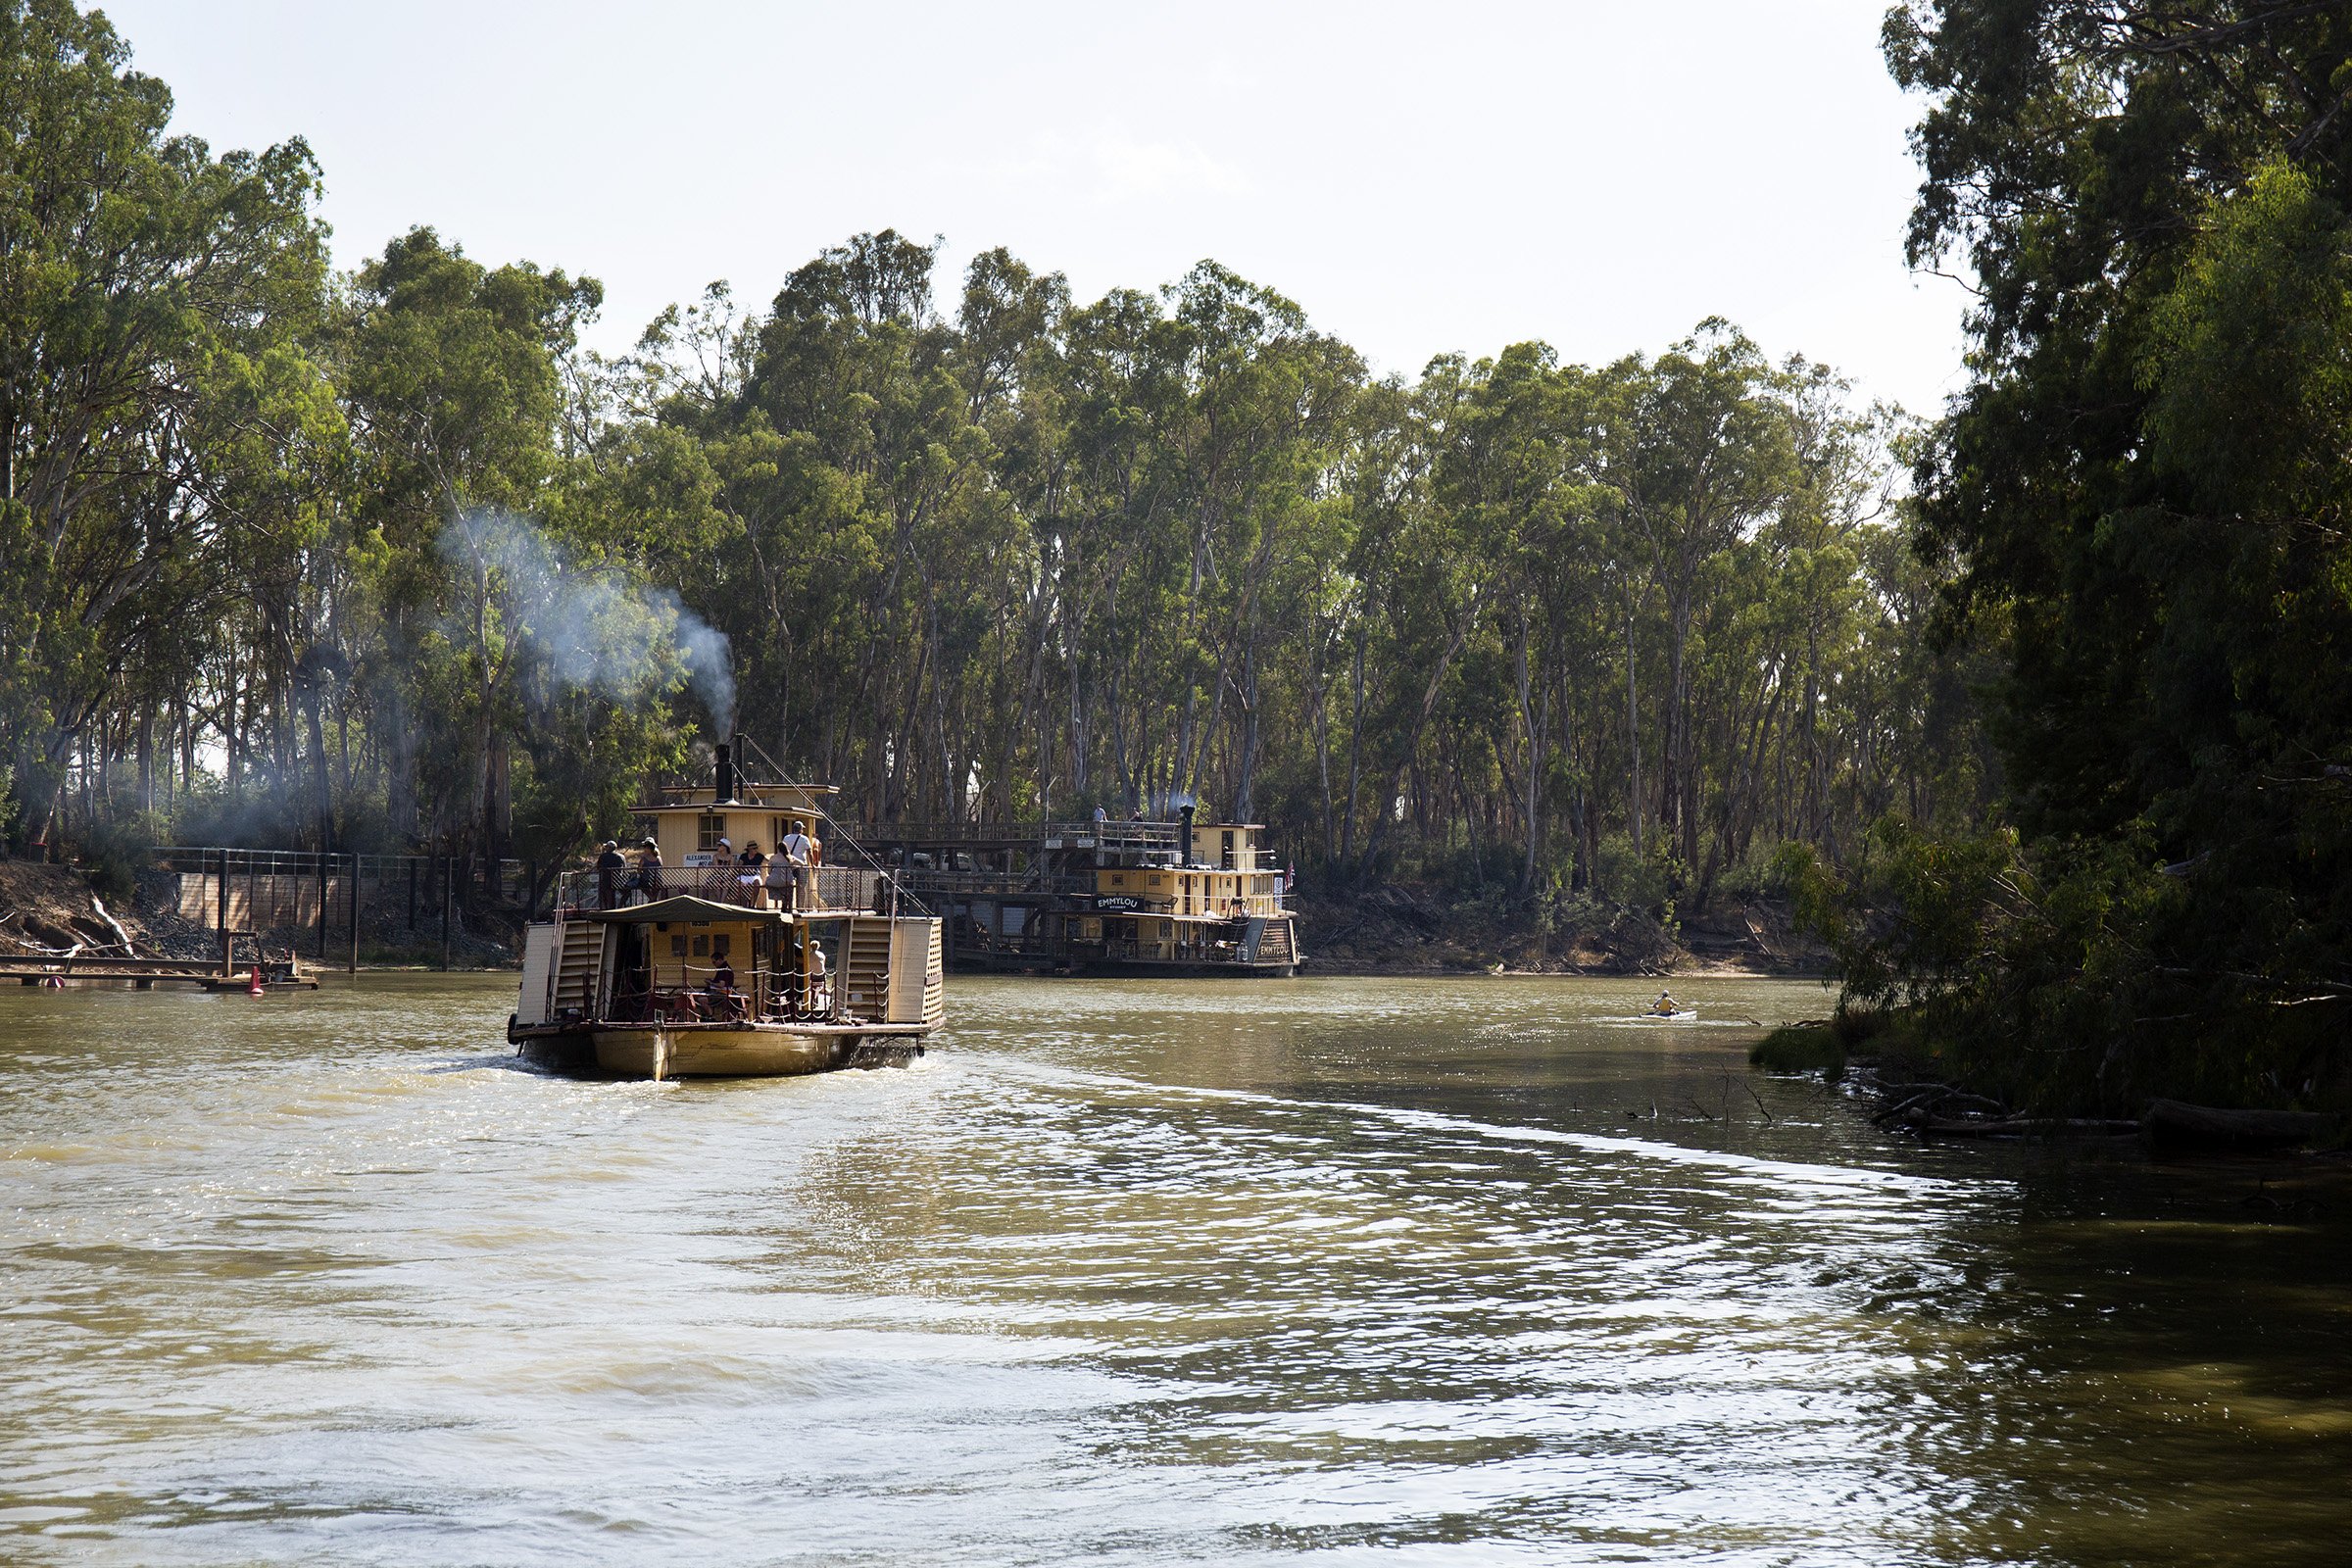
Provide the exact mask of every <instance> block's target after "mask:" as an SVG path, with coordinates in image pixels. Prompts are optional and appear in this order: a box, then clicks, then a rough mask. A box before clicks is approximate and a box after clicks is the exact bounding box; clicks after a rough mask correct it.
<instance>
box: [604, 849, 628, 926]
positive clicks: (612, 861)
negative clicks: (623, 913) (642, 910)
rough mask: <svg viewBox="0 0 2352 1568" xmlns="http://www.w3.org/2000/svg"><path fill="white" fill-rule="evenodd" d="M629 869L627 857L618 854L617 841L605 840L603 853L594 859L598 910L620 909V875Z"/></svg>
mask: <svg viewBox="0 0 2352 1568" xmlns="http://www.w3.org/2000/svg"><path fill="white" fill-rule="evenodd" d="M628 867H629V861H628V857H626V856H624V855H622V854H621V853H620V841H619V840H618V839H607V840H605V847H604V853H603V854H601V855H599V856H598V857H597V858H596V907H598V908H600V909H617V908H619V907H620V873H621V872H623V871H625V870H627V869H628Z"/></svg>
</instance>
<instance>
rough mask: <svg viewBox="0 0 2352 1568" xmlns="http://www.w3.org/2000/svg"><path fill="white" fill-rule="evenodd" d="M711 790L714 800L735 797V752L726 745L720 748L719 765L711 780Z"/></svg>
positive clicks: (725, 799)
mask: <svg viewBox="0 0 2352 1568" xmlns="http://www.w3.org/2000/svg"><path fill="white" fill-rule="evenodd" d="M711 790H712V794H711V799H712V800H713V801H732V800H733V799H735V754H734V752H733V751H731V750H730V749H728V748H727V747H724V746H721V747H720V748H719V749H718V767H717V770H716V776H715V777H714V778H713V779H712V780H711Z"/></svg>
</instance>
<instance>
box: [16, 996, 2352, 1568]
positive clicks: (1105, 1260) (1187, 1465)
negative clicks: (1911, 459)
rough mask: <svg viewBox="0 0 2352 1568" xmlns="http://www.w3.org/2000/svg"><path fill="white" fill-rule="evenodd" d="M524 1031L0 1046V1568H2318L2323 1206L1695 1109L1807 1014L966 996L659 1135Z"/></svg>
mask: <svg viewBox="0 0 2352 1568" xmlns="http://www.w3.org/2000/svg"><path fill="white" fill-rule="evenodd" d="M1677 989H1678V991H1681V990H1683V989H1684V988H1682V987H1678V988H1677ZM512 990H513V985H512V979H511V977H501V976H492V977H479V978H474V977H457V978H447V979H445V978H439V977H426V976H416V977H381V978H371V979H368V980H366V981H364V982H363V983H362V984H361V985H359V986H358V987H356V988H353V989H342V990H330V991H328V992H325V993H322V994H320V995H319V996H316V997H309V998H271V999H266V1000H263V1001H259V1002H256V1001H251V1000H249V999H246V998H243V997H225V998H205V997H191V996H171V995H162V994H156V995H145V996H142V995H137V994H132V993H118V994H104V995H102V994H82V993H63V994H61V993H56V992H45V993H44V992H31V991H25V992H11V993H0V1067H5V1068H6V1069H7V1070H6V1072H5V1073H4V1074H0V1155H4V1156H5V1157H4V1158H0V1218H4V1220H5V1227H4V1229H0V1247H4V1248H5V1252H4V1254H0V1255H4V1258H5V1274H4V1275H0V1279H4V1281H5V1283H4V1284H0V1308H4V1309H5V1314H6V1316H5V1321H4V1322H0V1560H7V1561H23V1562H33V1563H42V1562H83V1561H93V1562H135V1563H172V1562H182V1561H192V1562H221V1563H226V1562H235V1563H247V1562H297V1561H319V1560H334V1561H338V1562H377V1561H383V1562H427V1563H466V1562H481V1563H536V1562H581V1561H600V1562H601V1561H672V1560H679V1559H688V1558H691V1559H692V1560H695V1561H696V1562H698V1563H702V1564H727V1563H738V1562H777V1561H782V1562H839V1563H876V1564H880V1563H891V1564H901V1563H950V1562H953V1563H958V1564H966V1563H1032V1562H1034V1563H1061V1562H1071V1561H1080V1560H1084V1561H1093V1562H1159V1561H1190V1560H1201V1559H1209V1558H1213V1559H1216V1560H1218V1561H1225V1562H1279V1561H1287V1560H1290V1559H1292V1558H1295V1557H1316V1558H1321V1559H1329V1560H1337V1561H1344V1562H1379V1563H1384V1564H1386V1563H1482V1564H1483V1563H1506V1564H1507V1563H1517V1562H1530V1563H1533V1562H1543V1563H1575V1562H1661V1561H1674V1562H1705V1563H1741V1564H1745V1563H1759V1564H1761V1563H1807V1564H1810V1563H1823V1564H1832V1563H1839V1564H1842V1563H1851V1564H1858V1565H1874V1568H1875V1565H1892V1564H1909V1563H1957V1562H2004V1563H2007V1562H2033V1563H2137V1562H2181V1561H2199V1560H2202V1561H2215V1562H2248V1563H2273V1562H2275V1563H2334V1562H2340V1561H2343V1560H2344V1559H2345V1556H2346V1552H2347V1547H2346V1545H2345V1543H2346V1541H2347V1539H2352V1537H2348V1536H2347V1530H2348V1529H2352V1501H2347V1499H2346V1496H2345V1493H2346V1490H2347V1489H2346V1486H2345V1482H2346V1481H2347V1479H2348V1478H2352V1337H2348V1336H2347V1332H2346V1331H2347V1329H2352V1291H2348V1290H2347V1287H2348V1286H2352V1250H2347V1248H2346V1246H2345V1242H2346V1240H2347V1233H2348V1230H2352V1225H2348V1224H2347V1218H2348V1216H2352V1195H2345V1194H2343V1193H2342V1192H2340V1191H2339V1190H2338V1189H2337V1188H2336V1187H2334V1186H2333V1185H2331V1184H2330V1183H2328V1182H2327V1181H2324V1180H2318V1179H2315V1178H2313V1177H2311V1176H2310V1175H2308V1174H2294V1173H2292V1172H2290V1171H2288V1170H2287V1168H2286V1167H2278V1166H2263V1167H2256V1166H2251V1165H2247V1166H2221V1167H2216V1166H2201V1167H2195V1168H2163V1167H2151V1166H2147V1165H2144V1164H2142V1163H2140V1162H2139V1161H2138V1160H2137V1159H2136V1158H2135V1157H2131V1156H2128V1155H2122V1154H2109V1155H2095V1154H2082V1153H2076V1154H2070V1155H2064V1156H2061V1155H2056V1154H2051V1153H2046V1152H2029V1151H2018V1150H1985V1149H1970V1150H1961V1151H1945V1150H1920V1149H1917V1148H1912V1147H1906V1146H1902V1145H1897V1144H1893V1143H1890V1142H1888V1141H1887V1140H1885V1139H1883V1138H1881V1137H1879V1136H1878V1135H1877V1134H1875V1133H1873V1132H1872V1131H1871V1130H1870V1129H1869V1128H1868V1126H1867V1125H1866V1124H1865V1123H1863V1122H1861V1120H1860V1119H1859V1118H1858V1117H1857V1116H1856V1115H1855V1114H1854V1112H1853V1109H1852V1107H1851V1106H1850V1104H1849V1103H1846V1102H1845V1101H1844V1100H1843V1099H1842V1098H1841V1097H1839V1096H1838V1095H1836V1094H1834V1093H1831V1092H1828V1091H1825V1090H1823V1089H1822V1088H1821V1087H1820V1086H1818V1085H1813V1084H1807V1083H1801V1082H1793V1081H1774V1080H1764V1079H1757V1078H1751V1077H1750V1076H1749V1075H1748V1073H1747V1072H1746V1070H1745V1068H1744V1066H1743V1064H1742V1057H1741V1052H1742V1050H1743V1048H1744V1046H1745V1044H1746V1042H1747V1040H1748V1039H1749V1038H1751V1037H1752V1034H1753V1031H1752V1030H1751V1029H1748V1028H1746V1027H1745V1026H1744V1025H1741V1024H1740V1023H1738V1021H1737V1020H1739V1019H1740V1018H1742V1017H1748V1016H1752V1017H1757V1018H1763V1019H1766V1020H1778V1019H1781V1018H1786V1017H1791V1016H1798V1015H1803V1014H1806V1013H1810V1012H1816V1011H1818V1010H1820V1008H1821V1006H1822V1003H1823V998H1822V995H1821V993H1820V992H1819V990H1818V989H1817V988H1814V987H1811V986H1805V985H1799V984H1795V983H1787V982H1779V983H1773V982H1728V981H1727V982H1706V983H1700V984H1696V985H1692V986H1691V987H1690V988H1689V991H1690V993H1691V995H1693V996H1694V997H1695V998H1696V1000H1697V1004H1698V1005H1699V1007H1700V1009H1701V1013H1702V1021H1701V1022H1700V1023H1698V1024H1696V1025H1690V1026H1683V1025H1666V1026H1660V1025H1651V1024H1643V1023H1638V1022H1634V1021H1631V1020H1630V1019H1629V1018H1628V1017H1627V1014H1629V1013H1631V1012H1632V1011H1634V1010H1635V1009H1636V1008H1637V1007H1638V1005H1639V1004H1640V1002H1641V1001H1642V997H1643V991H1642V987H1641V986H1640V985H1638V984H1635V983H1630V982H1629V983H1616V982H1601V981H1568V980H1504V979H1487V978H1484V977H1481V978H1478V979H1474V980H1466V981H1447V982H1438V981H1392V980H1369V981H1358V980H1346V981H1342V980H1313V981H1300V982H1296V983H1288V984H1284V983H1259V984H1255V985H1231V986H1228V985H1207V984H1185V983H1167V984H1136V983H1086V982H1081V983H1071V982H1015V981H1000V982H988V981H971V980H958V981H957V982H956V984H955V985H954V987H953V999H952V1005H953V1016H954V1020H955V1021H954V1026H953V1028H952V1029H951V1030H950V1031H949V1033H948V1034H947V1035H946V1036H945V1037H943V1039H942V1040H941V1041H940V1043H939V1046H938V1048H937V1049H935V1050H934V1051H933V1052H932V1054H931V1055H930V1056H929V1057H928V1058H927V1059H926V1060H925V1061H923V1062H922V1063H920V1064H918V1065H917V1066H915V1067H913V1068H911V1069H908V1070H905V1071H884V1072H871V1073H843V1074H835V1075H831V1076H829V1077H825V1078H819V1079H804V1080H792V1081H773V1082H757V1083H734V1084H693V1083H689V1084H662V1085H655V1084H595V1083H580V1082H572V1081H567V1080H564V1079H559V1078H551V1077H545V1076H541V1075H538V1074H536V1073H532V1072H529V1071H522V1070H517V1069H516V1067H515V1064H514V1063H513V1062H512V1060H511V1058H509V1056H508V1055H507V1054H506V1052H505V1049H504V1048H503V1046H501V1045H500V1044H499V1040H500V1029H501V1025H502V1023H503V1021H504V1018H505V1015H506V1012H507V1010H508V1007H509V1005H511V998H512ZM1768 1118H1769V1119H1768Z"/></svg>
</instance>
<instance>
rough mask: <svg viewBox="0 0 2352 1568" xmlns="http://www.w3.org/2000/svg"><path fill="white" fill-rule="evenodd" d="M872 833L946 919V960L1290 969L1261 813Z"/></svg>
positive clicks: (1285, 909)
mask: <svg viewBox="0 0 2352 1568" xmlns="http://www.w3.org/2000/svg"><path fill="white" fill-rule="evenodd" d="M859 832H860V835H861V836H862V838H863V839H864V841H865V843H866V844H867V845H868V846H869V847H870V848H871V849H872V850H873V851H874V853H876V854H877V855H879V856H881V857H883V858H885V859H886V860H887V861H888V862H889V863H890V865H891V866H892V868H893V869H894V870H895V871H896V872H897V874H898V875H899V877H900V879H901V881H902V882H903V884H904V885H905V886H906V888H907V891H908V892H909V893H910V894H912V895H913V896H915V897H917V898H919V899H921V900H922V901H923V903H924V904H925V905H927V906H929V907H930V908H932V909H933V910H934V911H936V912H937V913H938V914H939V915H940V916H941V917H942V919H943V920H944V921H945V922H946V936H947V962H948V964H949V966H951V967H954V968H961V969H983V970H1017V971H1027V972H1033V973H1053V974H1160V975H1228V976H1242V975H1263V976H1288V975H1291V974H1294V973H1296V972H1297V970H1298V967H1299V929H1298V917H1297V915H1295V914H1294V913H1293V912H1292V911H1291V909H1290V907H1289V905H1288V902H1287V900H1288V894H1289V888H1290V880H1291V878H1290V874H1289V873H1288V872H1287V871H1286V870H1285V869H1284V868H1282V867H1279V866H1277V865H1275V864H1274V863H1273V859H1272V857H1271V856H1270V855H1269V854H1268V853H1267V851H1266V850H1265V847H1264V844H1263V834H1264V832H1265V829H1264V828H1263V827H1262V826H1261V825H1260V824H1258V823H1255V822H1200V821H1196V820H1195V819H1194V813H1193V811H1192V810H1191V809H1189V808H1188V809H1185V810H1184V811H1183V812H1182V813H1181V814H1180V815H1179V816H1178V817H1177V819H1176V820H1173V821H1167V820H1159V821H1096V822H1051V821H1048V822H928V823H925V822H884V823H879V824H875V825H873V826H870V827H865V828H861V829H860V830H859Z"/></svg>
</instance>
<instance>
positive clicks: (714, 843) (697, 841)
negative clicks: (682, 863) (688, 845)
mask: <svg viewBox="0 0 2352 1568" xmlns="http://www.w3.org/2000/svg"><path fill="white" fill-rule="evenodd" d="M726 836H727V819H726V817H725V816H724V815H722V814H721V813H719V812H717V811H705V812H704V813H703V814H702V815H701V816H699V817H697V818H695V822H694V847H695V849H696V850H698V851H700V852H701V853H703V854H705V855H708V854H710V853H711V851H712V850H715V849H717V848H718V841H719V840H720V839H723V838H725V837H726Z"/></svg>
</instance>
